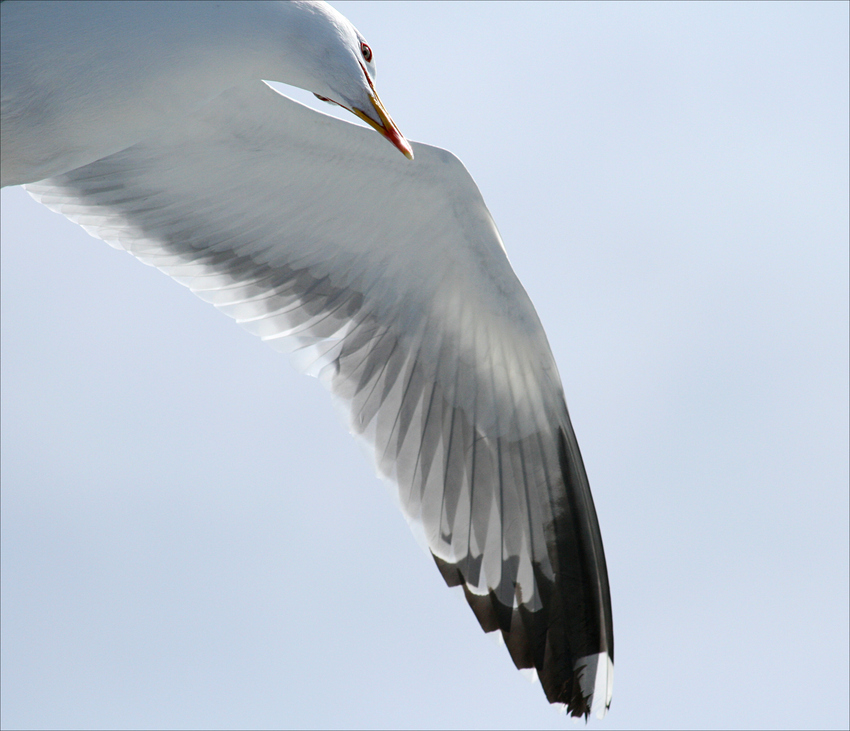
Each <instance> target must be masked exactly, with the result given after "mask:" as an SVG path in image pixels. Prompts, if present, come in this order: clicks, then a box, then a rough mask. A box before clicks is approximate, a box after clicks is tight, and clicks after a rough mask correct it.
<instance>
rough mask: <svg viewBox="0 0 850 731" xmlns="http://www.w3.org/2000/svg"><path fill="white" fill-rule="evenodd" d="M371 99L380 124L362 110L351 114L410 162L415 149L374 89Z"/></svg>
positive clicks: (356, 110) (354, 110) (353, 110)
mask: <svg viewBox="0 0 850 731" xmlns="http://www.w3.org/2000/svg"><path fill="white" fill-rule="evenodd" d="M367 78H368V76H367ZM370 86H371V83H370ZM369 99H370V100H371V102H372V106H373V107H375V112H377V114H378V119H380V120H381V121H380V123H379V122H376V121H375V120H374V119H372V117H370V116H369V115H368V114H366V113H365V112H363V111H361V110H360V109H352V110H351V112H352V113H353V114H355V115H356V116H358V117H359V118H360V119H362V120H363V121H364V122H366V124H368V125H369V126H370V127H373V128H374V129H376V130H377V131H378V132H380V133H381V134H382V135H383V136H384V137H386V138H387V139H388V140H389V141H390V142H391V143H392V144H393V145H394V146H395V147H396V148H398V150H399V152H401V154H402V155H404V156H405V157H406V158H407V159H408V160H412V159H413V148H411V146H410V143H409V142H408V141H407V140H406V139H404V135H403V134H402V133H401V132H399V131H398V127H396V126H395V122H393V120H392V119H391V118H390V115H389V114H387V110H386V109H384V105H383V104H381V100H380V99H379V98H378V94H377V93H376V92H375V91H374V89H373V90H372V93H371V94H370V95H369Z"/></svg>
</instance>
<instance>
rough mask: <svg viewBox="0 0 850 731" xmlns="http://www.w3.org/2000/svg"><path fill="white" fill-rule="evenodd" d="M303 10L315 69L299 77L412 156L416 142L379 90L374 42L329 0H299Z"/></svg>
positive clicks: (305, 60)
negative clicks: (408, 137) (411, 140)
mask: <svg viewBox="0 0 850 731" xmlns="http://www.w3.org/2000/svg"><path fill="white" fill-rule="evenodd" d="M297 5H298V6H299V9H300V11H301V12H302V16H301V17H302V20H303V23H302V26H303V34H304V35H303V36H302V41H303V42H302V43H301V44H299V45H300V46H301V52H302V54H303V56H302V59H301V63H302V69H303V70H304V71H306V72H307V73H308V74H309V78H305V79H304V81H303V82H301V83H296V85H297V86H301V87H302V88H304V89H308V90H309V91H312V92H313V94H314V95H315V96H316V97H317V98H318V99H321V100H322V101H325V102H329V103H331V104H338V105H339V106H341V107H343V108H345V109H347V110H348V111H349V112H351V113H352V114H354V115H355V116H356V117H358V118H359V119H361V120H363V121H364V122H366V124H368V125H369V126H370V127H372V128H373V129H375V130H376V131H377V132H378V133H380V134H381V135H382V136H383V137H385V138H386V139H387V140H388V141H389V142H390V143H391V144H392V145H393V146H394V147H396V148H397V149H398V150H399V151H400V152H401V153H402V154H403V155H404V156H405V157H406V158H408V159H409V160H412V159H413V150H412V148H411V146H410V143H409V142H408V141H407V140H406V139H405V138H404V135H402V134H401V132H400V131H399V129H398V127H397V126H396V124H395V122H393V120H392V118H391V117H390V115H389V113H388V112H387V110H386V108H385V107H384V105H383V103H382V102H381V99H380V97H378V92H377V91H376V90H375V73H376V68H375V58H374V53H373V51H372V48H371V46H370V45H369V44H368V43H367V42H366V39H365V38H363V36H362V35H361V34H360V32H359V31H358V30H357V29H356V28H355V27H354V26H353V25H352V24H351V22H349V20H348V19H347V18H345V17H344V16H343V15H341V14H340V13H339V12H337V11H336V10H335V9H334V8H332V7H331V6H330V5H328V4H327V3H324V2H301V3H297Z"/></svg>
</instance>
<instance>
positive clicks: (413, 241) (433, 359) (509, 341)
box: [27, 82, 613, 716]
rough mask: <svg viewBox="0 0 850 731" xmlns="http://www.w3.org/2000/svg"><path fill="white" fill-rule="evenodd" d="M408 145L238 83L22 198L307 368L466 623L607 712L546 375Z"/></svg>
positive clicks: (596, 550)
mask: <svg viewBox="0 0 850 731" xmlns="http://www.w3.org/2000/svg"><path fill="white" fill-rule="evenodd" d="M413 147H414V150H415V155H416V159H415V161H414V162H412V163H411V162H408V161H407V160H405V159H403V158H402V157H401V155H399V154H398V153H397V152H396V151H395V150H393V149H392V148H391V147H390V146H389V145H387V144H386V143H385V142H384V141H383V140H381V139H380V137H379V136H378V135H376V134H375V133H374V132H372V131H370V130H365V129H363V128H360V127H358V126H356V125H352V124H348V123H346V122H342V121H339V120H337V119H333V118H331V117H328V116H326V115H322V114H319V113H317V112H314V111H313V110H310V109H308V108H306V107H304V106H302V105H300V104H298V103H296V102H294V101H292V100H290V99H288V98H287V97H285V96H283V95H281V94H279V93H277V92H275V91H274V90H272V89H271V88H269V87H268V86H267V85H265V84H263V83H259V82H254V83H251V84H247V85H245V86H242V87H238V88H235V89H232V90H230V91H228V92H226V93H224V94H223V95H222V96H221V97H219V98H218V99H217V100H215V101H214V102H213V103H212V104H211V105H210V106H209V107H207V108H205V109H204V110H203V111H202V112H199V113H197V114H196V115H195V116H193V117H191V118H189V119H187V120H186V121H185V124H183V125H182V126H180V127H178V128H170V129H168V130H167V131H163V132H162V133H161V134H159V135H155V136H153V137H151V138H150V139H148V140H146V141H145V142H143V143H140V144H138V145H135V146H133V147H131V148H128V149H126V150H124V151H122V152H119V153H117V154H114V155H111V156H110V157H107V158H104V159H102V160H99V161H97V162H95V163H92V164H90V165H87V166H85V167H82V168H79V169H77V170H73V171H71V172H70V173H67V174H65V175H62V176H60V177H56V178H53V179H48V180H44V181H40V182H38V183H34V184H31V185H29V186H27V189H28V190H29V192H30V193H31V194H32V195H33V196H34V197H35V198H36V199H37V200H40V201H41V202H42V203H44V204H46V205H47V206H49V207H50V208H52V209H54V210H56V211H58V212H60V213H62V214H64V215H65V216H67V217H68V218H70V219H72V220H73V221H76V222H77V223H79V224H81V225H82V226H84V227H85V228H86V229H87V230H88V231H89V232H90V233H92V234H93V235H95V236H97V237H99V238H102V239H104V240H106V241H107V242H109V243H110V244H112V245H113V246H116V247H119V248H122V249H125V250H126V251H128V252H130V253H131V254H133V255H134V256H136V257H138V258H139V259H140V260H141V261H143V262H145V263H146V264H150V265H153V266H156V267H158V268H159V269H161V270H162V271H163V272H165V273H166V274H168V275H170V276H171V277H173V278H174V279H176V280H177V281H179V282H181V283H182V284H184V285H186V286H188V287H189V288H191V290H192V291H193V292H195V293H196V294H197V295H198V296H199V297H201V298H203V299H204V300H206V301H208V302H210V303H212V304H214V305H215V306H216V307H217V308H218V309H220V310H221V311H222V312H224V313H225V314H227V315H229V316H231V317H233V318H234V319H235V320H236V321H237V322H238V323H239V324H240V325H242V327H244V328H246V329H247V330H249V331H250V332H252V333H254V334H256V335H258V336H259V337H261V338H262V339H263V340H265V341H266V342H268V343H269V344H270V345H272V346H273V347H275V348H277V349H280V350H284V351H287V352H290V353H292V354H293V356H294V358H295V360H296V363H297V364H298V365H300V366H301V367H302V368H303V369H304V370H306V371H307V372H309V373H311V374H313V375H316V376H318V377H319V378H320V379H321V380H322V382H323V383H324V384H325V385H326V386H327V388H328V389H329V390H330V391H331V393H332V394H333V395H334V397H335V398H336V399H338V401H339V402H340V403H341V404H342V405H343V407H344V409H345V411H346V412H347V414H348V418H349V427H350V429H351V431H352V432H353V433H354V434H356V435H358V436H359V437H360V438H362V439H363V440H364V441H365V442H366V444H367V445H368V446H369V448H370V450H371V453H372V454H373V455H374V458H375V464H376V468H377V470H378V472H379V473H380V475H381V476H382V477H384V478H385V479H387V480H389V481H391V482H392V483H393V484H394V485H395V486H396V487H397V494H398V500H399V503H400V506H401V509H402V510H403V512H404V514H405V516H406V518H407V520H408V521H409V523H410V524H411V526H412V527H413V529H414V531H415V532H418V533H419V534H420V536H421V537H424V540H425V542H426V544H427V546H428V547H429V549H430V551H431V553H432V555H433V557H434V560H435V561H436V564H437V566H438V568H439V570H440V572H441V573H442V575H443V577H444V579H445V580H446V583H447V584H449V585H450V586H460V587H463V591H464V593H465V595H466V598H467V600H468V602H469V605H470V606H471V608H472V610H473V612H474V613H475V615H476V617H477V618H478V620H479V622H480V623H481V626H482V627H483V629H484V630H485V631H486V632H493V631H500V632H501V633H502V635H503V637H504V640H505V643H506V645H507V648H508V650H509V652H510V654H511V657H512V659H513V661H514V663H515V664H516V665H517V667H519V668H530V669H534V670H535V671H536V673H537V675H538V677H539V678H540V680H541V683H542V685H543V688H544V691H545V693H546V696H547V698H548V699H549V701H550V702H553V703H563V704H566V706H567V708H568V710H569V711H570V712H571V713H572V714H573V715H585V716H586V715H587V714H588V713H589V712H590V711H591V710H594V711H599V712H600V713H604V711H605V709H606V708H607V706H608V705H609V704H610V697H611V682H612V674H613V664H612V663H613V634H612V621H611V604H610V596H609V589H608V577H607V569H606V565H605V558H604V554H603V549H602V540H601V536H600V531H599V525H598V522H597V518H596V512H595V509H594V506H593V500H592V498H591V494H590V488H589V485H588V481H587V477H586V475H585V470H584V466H583V464H582V459H581V455H580V453H579V448H578V444H577V442H576V438H575V435H574V433H573V429H572V426H571V424H570V419H569V416H568V413H567V408H566V405H565V402H564V397H563V392H562V388H561V384H560V379H559V377H558V373H557V368H556V366H555V363H554V360H553V357H552V354H551V351H550V349H549V345H548V343H547V340H546V336H545V334H544V332H543V328H542V327H541V325H540V322H539V320H538V318H537V314H536V312H535V311H534V308H533V306H532V304H531V302H530V300H529V299H528V296H527V294H526V293H525V290H524V289H523V288H522V286H521V285H520V283H519V281H518V280H517V278H516V275H515V274H514V273H513V270H512V269H511V267H510V264H509V262H508V259H507V256H506V255H505V252H504V248H503V246H502V242H501V239H500V237H499V234H498V231H497V230H496V227H495V225H494V223H493V221H492V219H491V217H490V214H489V212H488V211H487V208H486V206H485V205H484V202H483V201H482V199H481V196H480V193H479V192H478V189H477V187H476V186H475V183H474V182H473V181H472V179H471V178H470V176H469V174H468V173H467V171H466V170H465V168H464V167H463V165H462V164H461V163H460V162H459V161H458V160H457V159H456V158H455V157H454V156H452V155H451V154H450V153H448V152H446V151H445V150H440V149H438V148H434V147H429V146H426V145H421V144H414V145H413Z"/></svg>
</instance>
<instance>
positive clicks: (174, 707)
mask: <svg viewBox="0 0 850 731" xmlns="http://www.w3.org/2000/svg"><path fill="white" fill-rule="evenodd" d="M336 5H337V7H338V8H339V9H340V10H341V11H342V12H343V13H344V14H346V15H347V16H348V17H349V18H350V19H351V20H352V21H353V22H354V23H355V25H357V26H358V28H359V29H360V31H361V32H362V33H363V34H364V35H365V37H366V38H367V39H368V40H369V42H370V43H371V45H372V47H373V49H374V51H375V58H376V61H377V64H378V69H379V73H378V84H377V85H378V90H379V92H380V94H381V97H382V99H383V101H384V103H385V104H386V106H387V107H388V109H389V110H390V112H391V114H392V115H393V117H394V119H395V121H396V122H397V123H398V125H399V127H400V128H401V130H402V131H403V132H404V133H405V134H406V135H407V136H408V137H409V138H411V139H414V140H419V141H423V142H428V143H431V144H435V145H439V146H442V147H446V148H447V149H449V150H452V151H453V152H454V153H455V154H457V155H458V156H459V157H460V159H461V160H462V161H463V162H464V163H465V164H466V166H467V167H468V169H469V170H470V172H471V173H472V175H473V177H474V178H475V179H476V181H477V182H478V184H479V186H480V188H481V190H482V193H483V194H484V197H485V200H486V201H487V202H488V205H489V206H490V209H491V211H492V213H493V216H494V218H495V219H496V221H497V223H498V225H499V228H500V230H501V233H502V236H503V238H504V240H505V243H506V245H507V248H508V253H509V256H510V258H511V261H512V263H513V265H514V268H515V269H516V271H517V273H518V274H519V276H520V278H521V280H522V281H523V283H524V285H525V286H526V288H527V290H528V292H529V294H530V295H531V297H532V300H533V301H534V302H535V304H536V306H537V308H538V311H539V313H540V316H541V319H542V321H543V324H544V326H545V327H546V330H547V333H548V335H549V339H550V341H551V344H552V349H553V351H554V353H555V357H556V359H557V361H558V363H559V365H560V368H561V376H562V380H563V382H564V387H565V390H566V393H567V402H568V404H569V407H570V412H571V414H572V417H573V422H574V425H575V428H576V431H577V433H578V438H579V442H580V444H581V446H582V451H583V454H584V459H585V463H586V465H587V469H588V473H589V476H590V481H591V485H592V487H593V491H594V497H595V500H596V505H597V509H598V512H599V519H600V523H601V526H602V531H603V536H604V539H605V549H606V554H607V557H608V566H609V573H610V578H611V591H612V598H613V608H614V629H615V637H616V666H615V667H616V670H615V681H614V702H613V705H612V707H611V711H610V713H609V715H608V716H607V717H606V719H605V720H604V721H601V722H600V721H597V720H595V719H593V720H592V721H591V723H592V724H593V725H594V726H597V727H600V728H612V729H613V728H653V729H654V728H706V727H715V728H720V727H727V728H803V727H818V728H828V727H834V728H839V727H842V726H843V727H846V726H847V724H848V684H850V679H848V651H849V650H850V647H848V550H850V549H848V446H847V445H848V236H850V232H848V134H850V131H848V103H849V102H848V86H850V82H849V81H848V62H850V55H849V54H848V4H846V3H828V4H816V3H804V4H792V3H783V4H769V3H758V4H733V3H719V4H653V5H642V4H635V3H629V4H625V5H622V4H613V3H605V4H554V3H549V4H541V5H537V4H530V3H524V4H522V5H521V6H517V5H512V4H502V3H500V4H495V5H485V4H472V5H469V4H445V3H441V4H437V3H432V4H413V3H405V4H401V5H396V4H389V3H379V4H368V3H356V2H352V3H336ZM299 98H305V97H303V96H300V97H299ZM320 106H321V105H320ZM321 108H322V109H325V107H324V106H321ZM0 517H2V668H0V669H1V670H2V673H0V682H2V701H3V702H2V705H0V713H2V719H0V720H2V725H3V727H4V728H10V729H11V728H24V727H26V728H36V727H51V728H59V727H86V728H94V727H106V728H114V727H150V728H154V727H159V728H189V727H228V728H239V727H243V728H244V727H313V728H327V727H373V728H381V727H385V728H392V727H444V728H445V727H458V728H563V727H564V726H571V725H572V724H571V723H570V722H569V721H567V720H566V719H565V718H564V717H562V716H559V715H558V714H557V713H555V712H553V711H552V710H550V709H549V707H548V705H547V703H546V702H545V699H544V697H543V694H542V692H541V690H540V688H539V686H535V685H531V684H529V683H528V682H527V681H526V680H524V679H523V678H522V677H521V676H520V675H519V674H518V673H517V672H516V671H515V670H514V669H513V665H512V663H511V662H510V660H509V658H508V655H507V652H506V651H505V650H504V649H503V648H499V647H497V646H495V644H494V643H492V642H491V641H490V640H489V639H488V638H486V637H485V636H484V635H483V633H481V631H480V630H479V628H478V626H477V623H476V621H475V619H474V617H473V616H472V613H471V612H470V611H469V610H468V608H467V607H466V606H465V604H464V603H463V602H462V601H459V600H458V599H457V598H456V597H455V596H454V595H453V594H452V592H450V591H449V590H447V589H446V588H445V586H444V584H443V581H442V579H441V578H440V576H439V574H438V572H437V571H436V569H435V568H434V566H433V563H432V561H431V560H430V558H428V556H427V555H426V554H424V553H423V552H422V551H421V549H420V548H419V547H418V546H417V545H416V543H415V541H414V540H413V538H412V537H411V535H410V533H409V530H408V528H407V526H406V524H405V522H404V520H403V518H402V517H401V515H400V514H398V512H397V510H396V508H395V507H394V506H393V504H392V502H391V500H390V499H389V498H388V496H387V495H386V491H385V490H384V488H383V487H382V485H381V483H380V482H379V481H378V480H377V479H376V478H375V477H374V476H373V474H372V471H371V467H370V466H369V463H368V462H367V460H366V459H364V458H363V456H362V455H361V454H360V453H359V450H358V448H357V447H356V446H355V443H354V442H353V440H352V439H351V438H350V437H349V436H348V435H347V434H346V433H345V430H344V429H343V428H342V427H341V426H340V424H339V422H338V420H337V418H336V416H335V414H334V411H333V407H332V405H331V403H330V400H329V399H328V398H327V396H326V394H325V393H323V391H322V388H321V387H320V386H319V384H318V383H317V382H316V381H314V380H311V379H307V378H305V377H303V376H300V375H298V374H297V373H296V372H295V371H294V370H293V369H292V368H291V366H290V365H289V364H288V363H287V362H286V361H285V358H284V357H283V356H280V355H278V354H277V353H275V352H274V351H272V350H271V349H269V348H267V347H266V346H264V345H263V344H262V343H260V342H259V341H258V340H255V339H254V338H253V337H252V336H250V335H248V334H247V333H246V332H244V331H243V330H242V329H241V328H239V327H237V326H235V325H234V324H233V323H232V322H231V321H230V320H229V319H227V318H224V317H222V316H221V315H219V314H218V313H216V312H215V311H214V310H213V309H212V308H211V307H210V306H209V305H207V304H204V303H203V302H201V301H200V300H199V299H197V298H195V297H194V296H193V295H192V294H191V293H189V291H188V290H186V289H184V288H182V287H180V286H179V285H177V284H175V283H174V282H172V281H170V280H169V279H168V278H166V277H164V276H163V275H162V274H160V273H158V272H156V271H155V270H153V269H151V268H148V267H145V266H142V265H141V264H139V263H138V262H136V261H135V260H134V259H132V258H131V257H130V256H128V255H127V254H125V253H122V252H118V251H114V250H112V249H110V248H109V247H108V246H107V245H106V244H104V243H102V242H99V241H97V240H95V239H92V238H90V237H89V236H88V235H87V234H86V233H85V232H84V231H83V230H82V229H80V228H78V227H76V226H74V225H73V224H70V223H69V222H68V221H66V220H64V219H62V218H61V217H60V216H57V215H56V214H53V213H51V212H49V211H48V210H47V209H45V208H43V207H41V206H39V205H38V204H36V203H35V202H34V201H32V200H31V199H29V197H28V196H27V195H26V193H25V192H24V191H23V190H21V189H20V188H15V189H4V190H3V193H2V513H1V514H0Z"/></svg>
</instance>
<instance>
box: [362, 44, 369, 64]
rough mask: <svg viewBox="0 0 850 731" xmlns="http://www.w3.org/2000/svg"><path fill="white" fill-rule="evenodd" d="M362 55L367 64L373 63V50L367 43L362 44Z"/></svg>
mask: <svg viewBox="0 0 850 731" xmlns="http://www.w3.org/2000/svg"><path fill="white" fill-rule="evenodd" d="M360 53H362V54H363V58H365V59H366V63H370V62H371V61H372V49H371V48H369V45H368V44H367V43H361V44H360Z"/></svg>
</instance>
